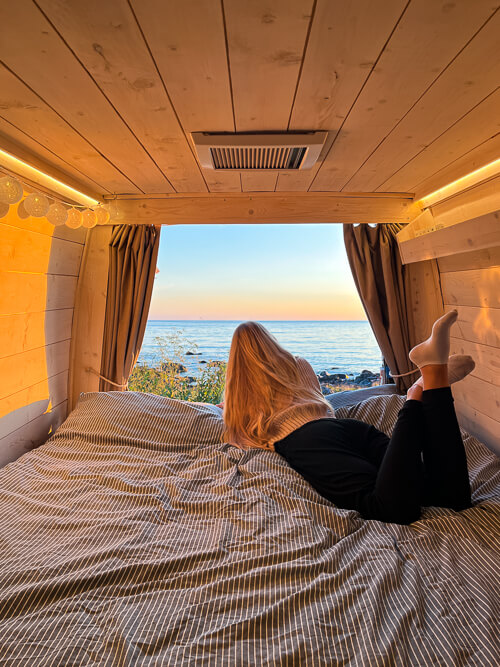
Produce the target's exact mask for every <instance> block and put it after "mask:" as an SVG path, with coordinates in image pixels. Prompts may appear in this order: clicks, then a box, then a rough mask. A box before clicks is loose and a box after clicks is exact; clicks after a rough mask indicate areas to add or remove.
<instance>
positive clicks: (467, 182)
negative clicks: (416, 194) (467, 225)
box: [419, 158, 500, 208]
mask: <svg viewBox="0 0 500 667" xmlns="http://www.w3.org/2000/svg"><path fill="white" fill-rule="evenodd" d="M497 174H500V158H499V159H498V160H494V161H493V162H490V163H489V164H485V165H484V167H479V169H476V170H475V171H471V173H470V174H467V175H466V176H462V178H457V180H456V181H453V182H452V183H448V185H445V186H444V187H442V188H440V189H439V190H436V191H435V192H431V193H430V194H429V195H425V197H421V198H420V200H419V203H420V204H421V205H422V206H423V207H424V208H426V207H427V206H432V205H433V204H436V203H437V202H440V201H443V199H447V198H448V197H451V196H452V195H454V194H456V193H457V192H462V191H463V190H467V189H468V188H471V187H472V186H473V185H477V184H478V183H480V182H481V181H485V180H487V179H489V178H492V177H493V176H496V175H497Z"/></svg>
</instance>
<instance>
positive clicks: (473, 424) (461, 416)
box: [455, 397, 500, 456]
mask: <svg viewBox="0 0 500 667" xmlns="http://www.w3.org/2000/svg"><path fill="white" fill-rule="evenodd" d="M455 410H456V413H457V417H458V422H459V424H460V426H462V428H464V429H465V430H466V431H467V432H468V433H470V434H471V435H473V436H474V437H475V438H477V439H478V440H480V441H481V442H482V443H483V444H484V445H486V446H487V447H488V448H489V449H490V450H491V451H492V452H494V453H495V454H497V455H498V456H500V437H499V435H498V434H499V433H500V421H498V420H496V419H492V418H491V417H489V416H488V415H485V414H484V413H483V412H480V411H479V410H476V409H475V408H472V407H471V406H470V405H468V404H467V403H464V402H463V401H461V400H459V399H458V398H456V397H455Z"/></svg>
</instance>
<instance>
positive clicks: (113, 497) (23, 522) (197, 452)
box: [0, 392, 500, 667]
mask: <svg viewBox="0 0 500 667" xmlns="http://www.w3.org/2000/svg"><path fill="white" fill-rule="evenodd" d="M403 400H404V399H403V398H402V397H401V396H398V395H382V396H372V397H369V398H367V400H364V401H362V402H361V403H359V402H356V403H354V404H353V405H344V407H340V408H338V409H337V414H338V416H339V417H356V418H361V419H364V420H366V421H369V422H371V423H373V424H374V425H376V426H378V427H379V428H382V429H383V430H385V431H386V432H388V433H389V432H390V430H391V428H392V426H393V424H394V420H395V418H396V414H397V411H398V409H399V408H400V406H401V405H402V401H403ZM464 438H465V445H466V449H467V458H468V464H469V469H470V478H471V484H472V489H473V503H474V506H473V507H472V508H470V509H468V510H465V511H462V512H455V511H453V510H449V509H443V508H437V507H432V508H426V509H425V510H424V513H423V516H422V518H421V519H420V520H419V521H417V522H415V523H413V524H411V525H410V526H401V525H396V524H386V523H381V522H378V521H366V520H364V519H362V518H361V517H360V516H359V514H358V513H357V512H355V511H351V510H342V509H338V508H336V507H335V505H334V504H333V503H331V502H330V501H328V500H326V499H324V498H323V497H322V496H320V495H319V494H318V493H317V492H316V491H315V490H314V489H313V488H312V487H311V486H310V485H309V484H308V483H307V482H306V481H305V480H304V479H303V478H302V477H301V476H300V475H299V474H298V473H296V472H295V471H294V470H293V469H292V468H290V467H289V466H288V464H287V463H286V461H285V460H284V459H283V458H281V457H280V456H279V454H276V453H275V452H269V451H261V450H252V451H242V450H239V449H237V448H236V447H233V446H231V445H229V444H227V443H224V442H222V418H221V411H220V410H219V409H218V408H217V407H215V406H210V405H207V404H193V403H185V402H182V401H176V400H172V399H166V398H162V397H158V396H153V395H150V394H141V393H135V392H107V393H89V394H83V395H82V396H81V398H80V401H79V403H78V406H77V407H76V409H75V410H74V411H73V412H72V413H71V414H70V416H69V417H68V418H67V420H66V421H65V422H64V424H63V425H62V426H61V427H60V428H59V429H58V430H57V431H56V433H55V434H54V435H52V437H51V438H50V439H49V440H48V442H47V443H46V444H45V445H43V446H42V447H40V448H38V449H36V450H34V451H31V452H29V453H27V454H25V455H24V456H22V457H21V458H20V459H18V460H17V461H15V462H13V463H10V464H9V465H7V466H6V467H5V468H3V469H1V470H0V509H1V526H0V554H1V555H0V664H1V665H23V666H24V665H30V666H31V665H36V666H37V667H38V666H41V665H64V666H67V665H145V666H146V665H147V666H149V665H183V666H184V665H242V666H248V665H259V666H261V665H262V666H263V665H300V666H302V665H311V666H312V665H314V666H315V665H370V666H372V665H411V666H412V667H413V666H414V665H453V666H456V665H481V666H484V665H495V664H498V662H499V635H498V619H499V618H500V614H499V600H500V586H499V574H498V572H499V553H500V551H499V547H500V544H499V541H500V540H499V536H500V461H499V459H498V458H497V457H496V456H495V455H494V454H493V453H491V452H490V451H489V450H488V449H487V448H486V447H485V446H483V445H482V444H481V443H480V442H478V441H477V440H475V439H474V438H472V437H471V436H469V435H467V434H465V433H464Z"/></svg>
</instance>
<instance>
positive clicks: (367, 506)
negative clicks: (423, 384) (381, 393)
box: [274, 387, 471, 524]
mask: <svg viewBox="0 0 500 667" xmlns="http://www.w3.org/2000/svg"><path fill="white" fill-rule="evenodd" d="M274 447H275V451H276V452H278V454H280V455H281V456H283V457H284V458H285V459H286V460H287V462H288V463H289V464H290V466H291V467H292V468H294V469H295V470H296V471H297V472H299V473H300V474H301V475H302V476H303V477H304V478H305V479H306V480H307V481H308V482H309V483H310V484H311V485H312V486H313V487H314V488H315V489H316V490H317V491H318V492H319V493H320V494H321V495H322V496H324V497H325V498H327V499H328V500H331V501H332V502H333V503H335V504H336V505H338V507H341V508H345V509H354V510H358V511H359V513H360V514H361V515H362V516H363V517H364V518H365V519H378V520H379V521H387V522H392V523H402V524H408V523H412V522H413V521H416V520H417V519H418V518H419V517H420V511H421V510H420V508H421V505H437V506H441V507H451V508H453V509H455V510H461V509H465V508H466V507H470V503H471V496H470V486H469V475H468V471H467V459H466V456H465V449H464V445H463V442H462V437H461V434H460V428H459V426H458V422H457V417H456V414H455V409H454V406H453V397H452V394H451V390H450V388H449V387H442V388H439V389H430V390H428V391H424V392H423V394H422V401H415V400H407V401H406V402H405V404H404V406H403V407H402V408H401V410H400V411H399V415H398V418H397V421H396V425H395V427H394V431H393V434H392V437H391V438H390V439H389V438H388V436H387V435H385V433H382V432H381V431H379V430H378V429H376V428H375V427H374V426H370V425H369V424H366V423H365V422H362V421H358V420H357V419H335V418H331V417H329V418H325V419H316V420H314V421H311V422H308V423H307V424H304V425H303V426H301V427H300V428H298V429H296V430H295V431H293V433H290V434H289V435H287V436H286V438H283V439H282V440H279V441H278V442H276V443H275V445H274Z"/></svg>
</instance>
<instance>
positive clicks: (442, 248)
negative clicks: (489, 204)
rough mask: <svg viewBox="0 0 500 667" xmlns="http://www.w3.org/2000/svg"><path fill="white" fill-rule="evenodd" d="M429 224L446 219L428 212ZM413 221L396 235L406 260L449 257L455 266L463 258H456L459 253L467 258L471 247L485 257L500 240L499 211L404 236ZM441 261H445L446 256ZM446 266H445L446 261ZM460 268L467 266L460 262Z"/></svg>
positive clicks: (404, 260) (434, 224) (404, 261)
mask: <svg viewBox="0 0 500 667" xmlns="http://www.w3.org/2000/svg"><path fill="white" fill-rule="evenodd" d="M448 222H452V220H451V219H448ZM429 224H431V225H432V226H433V227H434V228H435V227H436V226H437V225H442V224H443V223H442V222H440V221H439V220H438V219H436V218H434V217H432V216H429ZM412 225H413V223H411V224H409V225H408V227H407V228H404V229H403V230H402V231H401V232H400V233H399V234H398V236H397V238H398V242H399V248H400V252H401V257H402V261H403V263H404V264H408V263H410V262H420V261H422V260H424V259H432V258H435V257H439V258H444V257H449V260H447V261H449V262H450V263H451V264H448V265H449V266H452V265H456V264H457V262H459V261H460V260H459V259H453V258H454V257H457V256H458V255H459V256H460V257H461V258H462V259H463V260H464V261H466V257H465V256H464V254H465V255H468V254H469V253H471V252H472V251H484V253H485V254H484V256H485V257H486V256H487V255H489V254H490V253H491V252H493V250H492V248H494V247H495V246H497V245H499V244H500V217H499V215H498V214H497V213H489V214H487V215H484V216H480V217H478V218H473V219H472V220H466V221H464V222H459V223H457V224H452V225H450V226H448V227H445V228H444V229H438V230H437V231H432V232H429V233H425V234H422V235H421V236H417V237H416V238H407V239H406V240H404V236H408V235H409V234H410V231H411V229H410V228H411V227H412ZM421 231H425V230H421ZM401 237H403V240H400V239H401ZM442 261H443V262H444V260H442ZM443 266H446V262H444V264H443ZM460 268H465V267H464V265H461V267H460ZM468 268H473V267H472V266H471V267H468Z"/></svg>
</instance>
